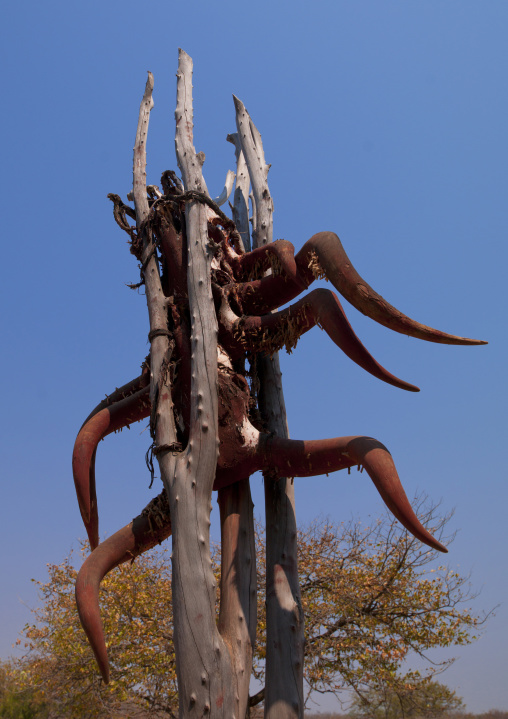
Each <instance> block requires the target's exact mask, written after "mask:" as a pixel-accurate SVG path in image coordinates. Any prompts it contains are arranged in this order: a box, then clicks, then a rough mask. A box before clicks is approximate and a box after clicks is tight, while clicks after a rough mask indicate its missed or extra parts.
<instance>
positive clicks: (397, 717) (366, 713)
mask: <svg viewBox="0 0 508 719" xmlns="http://www.w3.org/2000/svg"><path fill="white" fill-rule="evenodd" d="M463 708H464V705H463V703H462V699H460V697H458V696H457V695H456V694H455V692H453V691H452V690H451V689H449V688H448V687H447V686H445V685H444V684H440V683H439V682H436V681H427V682H422V683H421V684H420V685H419V687H418V688H416V689H415V688H414V687H413V686H411V685H408V686H406V687H399V688H398V689H397V690H394V689H392V688H391V687H389V686H383V685H382V684H377V685H376V686H374V687H372V689H370V690H369V692H368V693H367V694H366V695H365V696H363V697H356V699H355V700H354V702H353V706H352V710H351V712H350V715H351V717H352V719H439V717H446V716H449V715H450V714H455V713H457V712H459V711H462V710H463Z"/></svg>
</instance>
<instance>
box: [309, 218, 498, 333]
mask: <svg viewBox="0 0 508 719" xmlns="http://www.w3.org/2000/svg"><path fill="white" fill-rule="evenodd" d="M313 253H314V257H313ZM316 259H317V266H315V260H316ZM296 262H297V264H298V267H299V270H300V273H301V274H302V276H304V277H305V278H306V280H307V282H308V283H310V282H312V280H313V279H315V277H316V276H319V275H320V272H321V271H322V273H323V274H324V276H325V277H326V279H328V280H330V282H331V283H332V284H333V286H334V287H335V288H336V289H337V290H338V291H339V292H340V294H341V295H342V296H343V297H345V298H346V300H348V302H350V303H351V304H352V305H353V307H356V309H357V310H359V312H362V313H363V314H364V315H367V317H370V318H371V319H373V320H375V321H376V322H379V324H381V325H384V326H385V327H388V328H389V329H391V330H394V331H395V332H400V333H401V334H404V335H409V336H410V337H416V338H418V339H421V340H427V341H428V342H438V343H440V344H448V345H485V344H487V342H485V341H483V340H473V339H469V338H467V337H458V336H456V335H449V334H446V332H441V331H440V330H436V329H433V328H432V327H427V326H426V325H422V324H420V323H419V322H416V321H415V320H412V319H411V318H410V317H407V316H406V315H404V314H403V313H402V312H399V310H397V309H396V308H395V307H393V306H392V305H391V304H389V303H388V302H387V301H386V300H385V299H384V298H383V297H381V295H378V294H377V292H375V291H374V290H373V289H372V287H370V285H368V284H367V283H366V282H365V280H364V279H362V278H361V277H360V275H359V274H358V272H357V271H356V270H355V268H354V267H353V265H352V264H351V260H350V259H349V257H348V256H347V254H346V252H345V250H344V248H343V247H342V243H341V241H340V240H339V238H338V237H337V235H336V234H335V233H334V232H318V234H317V235H314V236H313V237H311V238H310V240H308V241H307V242H306V243H305V244H304V246H303V247H302V249H301V250H300V252H298V254H297V256H296ZM313 263H314V267H313Z"/></svg>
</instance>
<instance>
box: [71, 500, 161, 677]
mask: <svg viewBox="0 0 508 719" xmlns="http://www.w3.org/2000/svg"><path fill="white" fill-rule="evenodd" d="M170 534H171V518H170V515H169V505H168V502H167V498H166V494H165V492H162V493H161V494H159V495H158V496H157V497H155V498H154V499H152V501H151V502H150V503H149V504H148V505H147V507H146V508H145V509H144V510H143V512H142V513H141V514H140V515H139V516H138V517H136V519H133V520H132V522H131V523H130V524H128V525H126V526H125V527H123V528H122V529H120V530H119V531H118V532H116V533H115V534H113V535H112V536H111V537H108V539H105V540H104V542H102V544H100V545H99V546H98V547H96V549H94V551H93V552H92V553H91V554H90V555H89V556H88V557H87V559H86V560H85V562H84V563H83V566H82V567H81V569H80V570H79V573H78V576H77V579H76V588H75V593H76V604H77V607H78V613H79V619H80V621H81V625H82V627H83V629H84V630H85V634H86V636H87V637H88V641H89V642H90V646H91V647H92V649H93V653H94V654H95V658H96V660H97V664H98V665H99V670H100V673H101V675H102V678H103V679H104V682H105V683H106V684H108V682H109V661H108V653H107V649H106V642H105V640H104V628H103V625H102V619H101V615H100V609H99V587H100V583H101V581H102V580H103V579H104V577H105V576H106V574H108V572H110V571H111V570H112V569H114V568H115V567H118V566H119V565H120V564H123V563H124V562H127V561H128V560H131V561H132V560H133V559H134V558H135V557H138V556H139V555H140V554H143V552H146V551H147V550H148V549H151V548H152V547H154V546H155V545H156V544H160V543H161V542H162V541H163V540H164V539H167V537H169V536H170Z"/></svg>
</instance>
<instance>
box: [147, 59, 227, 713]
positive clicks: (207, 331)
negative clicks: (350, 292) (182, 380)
mask: <svg viewBox="0 0 508 719" xmlns="http://www.w3.org/2000/svg"><path fill="white" fill-rule="evenodd" d="M175 117H176V136H175V145H176V156H177V161H178V165H179V167H180V170H181V173H182V179H183V183H184V187H185V190H196V191H198V192H202V191H203V189H204V182H203V177H202V172H201V166H202V162H200V159H199V158H198V157H197V156H196V152H195V150H194V145H193V117H192V60H191V58H190V57H189V56H188V55H187V54H186V53H185V52H183V50H180V51H179V62H178V73H177V105H176V112H175ZM185 214H186V226H187V243H188V258H189V264H188V271H187V281H188V293H189V311H190V316H191V417H190V432H189V442H188V446H187V447H186V448H185V450H184V451H183V452H182V453H181V454H180V455H178V456H174V454H173V453H171V452H166V453H164V454H162V455H159V463H160V467H161V475H162V480H163V482H164V486H165V487H166V491H167V492H168V497H169V504H170V510H171V521H172V525H173V554H172V565H173V614H174V627H175V629H174V642H175V650H176V658H177V661H176V664H177V677H178V698H179V712H180V717H202V716H208V717H213V718H215V717H228V719H229V717H233V716H237V713H236V712H235V706H237V696H236V695H237V691H236V687H235V682H234V677H233V672H232V666H231V657H230V653H229V650H228V648H227V646H226V644H225V642H224V641H223V639H222V637H221V636H220V634H219V631H218V629H217V626H216V620H215V601H216V587H215V579H214V576H213V572H212V568H211V561H210V509H211V496H212V487H213V482H214V479H215V467H216V463H217V454H218V444H219V438H218V422H217V401H218V399H217V320H216V316H215V308H214V304H213V299H212V293H211V284H210V275H211V271H210V265H211V260H212V257H213V254H212V251H211V248H210V247H209V243H208V232H207V219H206V207H205V206H204V205H203V204H202V203H199V202H196V201H192V202H189V203H188V204H187V206H186V212H185Z"/></svg>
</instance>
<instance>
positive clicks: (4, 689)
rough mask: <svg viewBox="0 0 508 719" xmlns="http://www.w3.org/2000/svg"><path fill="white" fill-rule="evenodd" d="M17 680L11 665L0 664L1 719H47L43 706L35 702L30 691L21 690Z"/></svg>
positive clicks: (16, 674)
mask: <svg viewBox="0 0 508 719" xmlns="http://www.w3.org/2000/svg"><path fill="white" fill-rule="evenodd" d="M17 679H18V672H17V671H16V669H15V668H14V666H13V665H12V663H11V662H0V717H1V719H36V718H37V719H47V717H48V712H47V709H46V707H45V705H44V704H41V703H39V702H37V701H36V699H35V698H34V696H33V692H31V691H30V690H26V689H25V690H21V689H20V687H19V685H18V682H17Z"/></svg>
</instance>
